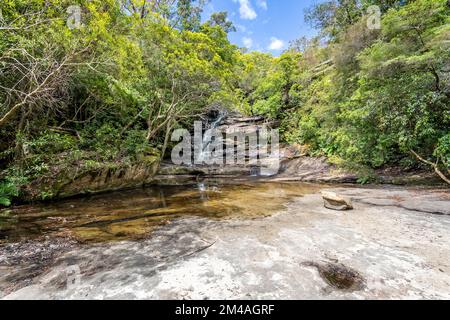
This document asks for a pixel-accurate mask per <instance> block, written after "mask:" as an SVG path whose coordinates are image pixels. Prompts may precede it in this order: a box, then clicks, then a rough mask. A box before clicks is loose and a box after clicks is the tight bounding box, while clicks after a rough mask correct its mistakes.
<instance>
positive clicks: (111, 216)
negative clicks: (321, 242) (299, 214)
mask: <svg viewBox="0 0 450 320" xmlns="http://www.w3.org/2000/svg"><path fill="white" fill-rule="evenodd" d="M321 188H323V186H320V185H313V184H300V183H252V182H249V183H241V184H239V185H233V184H228V185H224V184H218V183H211V182H205V183H198V184H195V185H189V186H165V187H163V186H157V187H150V188H145V189H137V190H129V191H120V192H113V193H108V194H101V195H95V196H90V197H85V198H78V199H69V200H63V201H59V202H55V203H50V204H35V205H24V206H19V207H15V208H12V209H5V210H2V211H0V243H5V242H15V241H20V240H28V239H35V238H39V237H42V236H70V237H73V238H74V239H76V240H78V241H80V242H105V241H119V240H137V239H142V238H145V237H148V236H149V235H151V232H152V230H153V229H155V228H156V227H158V226H161V225H165V224H170V222H171V221H172V220H174V219H177V218H180V217H184V216H200V217H206V218H210V219H231V218H245V219H252V218H256V217H264V216H269V215H272V214H273V213H276V212H277V211H279V210H281V209H282V208H283V207H284V205H286V204H287V203H289V201H291V200H292V199H294V198H296V197H301V196H303V195H305V194H310V193H314V192H317V191H318V190H320V189H321Z"/></svg>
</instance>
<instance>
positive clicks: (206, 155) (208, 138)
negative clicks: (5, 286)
mask: <svg viewBox="0 0 450 320" xmlns="http://www.w3.org/2000/svg"><path fill="white" fill-rule="evenodd" d="M227 116H228V112H227V111H224V110H221V111H219V112H218V114H217V116H216V117H215V118H214V119H213V122H211V125H210V126H209V127H210V128H209V130H206V132H205V136H204V138H203V141H202V148H201V151H200V153H199V155H198V157H197V160H198V163H201V164H205V162H208V160H210V156H211V154H210V152H208V147H209V145H210V144H211V143H212V136H213V132H214V130H215V129H217V128H218V127H219V126H220V124H221V123H222V121H223V120H224V119H225V118H226V117H227Z"/></svg>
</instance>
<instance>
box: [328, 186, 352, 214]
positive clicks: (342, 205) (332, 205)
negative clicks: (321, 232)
mask: <svg viewBox="0 0 450 320" xmlns="http://www.w3.org/2000/svg"><path fill="white" fill-rule="evenodd" d="M322 197H323V200H324V203H325V208H327V209H331V210H339V211H345V210H352V209H353V204H352V201H351V199H349V198H347V197H342V196H339V195H337V194H336V193H334V192H329V191H323V192H322Z"/></svg>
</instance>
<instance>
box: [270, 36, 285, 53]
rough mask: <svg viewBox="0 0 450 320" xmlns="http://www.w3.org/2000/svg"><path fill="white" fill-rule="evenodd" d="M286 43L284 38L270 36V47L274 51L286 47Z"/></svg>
mask: <svg viewBox="0 0 450 320" xmlns="http://www.w3.org/2000/svg"><path fill="white" fill-rule="evenodd" d="M285 45H286V44H285V43H284V41H283V40H280V39H278V38H275V37H272V38H270V44H269V47H268V49H269V50H274V51H278V50H281V49H283V48H284V46H285Z"/></svg>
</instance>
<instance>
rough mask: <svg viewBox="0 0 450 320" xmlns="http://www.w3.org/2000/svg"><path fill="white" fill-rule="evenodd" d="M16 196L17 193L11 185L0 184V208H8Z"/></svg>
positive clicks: (8, 183) (4, 182)
mask: <svg viewBox="0 0 450 320" xmlns="http://www.w3.org/2000/svg"><path fill="white" fill-rule="evenodd" d="M18 195H19V192H18V190H17V188H16V186H15V185H14V184H13V183H11V182H6V181H3V182H0V206H5V207H8V206H10V205H11V200H12V198H14V197H17V196H18Z"/></svg>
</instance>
